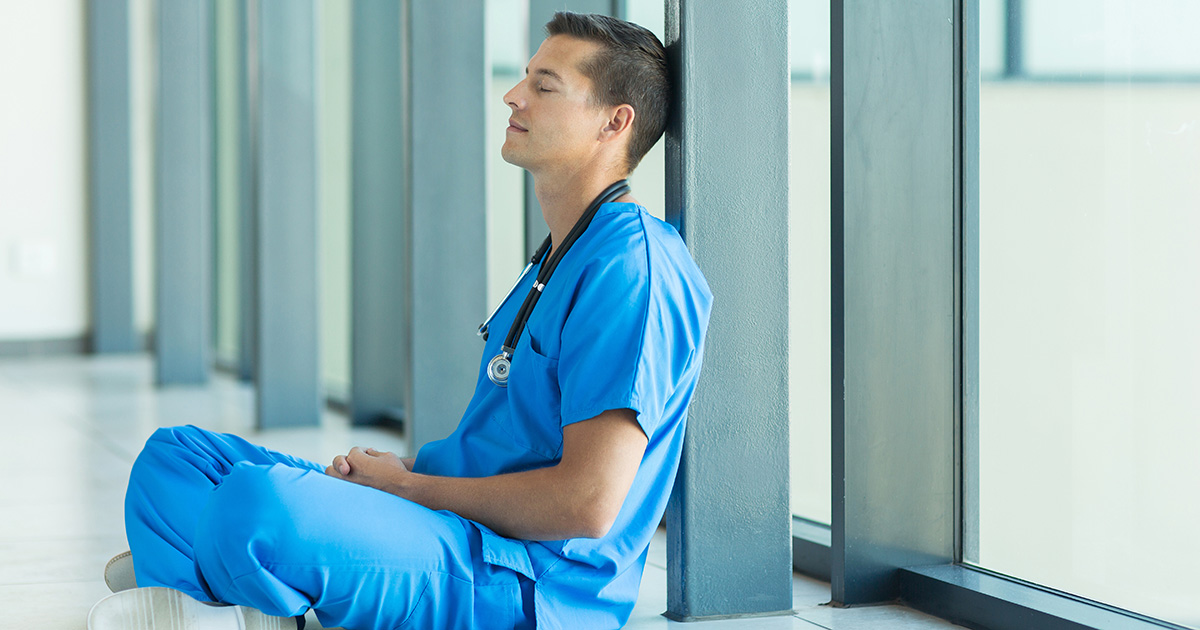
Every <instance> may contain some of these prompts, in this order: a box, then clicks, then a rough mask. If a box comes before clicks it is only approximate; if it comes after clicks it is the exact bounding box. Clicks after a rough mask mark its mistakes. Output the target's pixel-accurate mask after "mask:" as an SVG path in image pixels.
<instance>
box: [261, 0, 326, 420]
mask: <svg viewBox="0 0 1200 630" xmlns="http://www.w3.org/2000/svg"><path fill="white" fill-rule="evenodd" d="M258 4H259V11H258V20H259V22H258V34H259V66H258V71H259V90H260V91H259V112H260V118H259V123H260V124H259V126H258V134H259V135H258V141H259V148H260V159H259V160H258V174H259V180H258V181H259V188H258V193H259V197H258V230H257V237H258V348H257V350H258V352H257V357H258V360H257V366H256V367H257V370H256V375H257V384H258V426H259V427H260V428H268V427H282V426H314V425H317V424H319V423H320V419H321V384H320V376H319V375H320V363H319V352H318V338H317V334H318V328H317V205H316V197H317V195H316V179H317V177H316V161H317V154H316V115H315V113H316V106H315V104H316V99H315V96H316V95H315V92H316V90H315V87H316V86H315V83H316V72H315V66H316V59H315V37H314V35H315V32H314V31H315V28H314V27H315V23H316V16H315V11H316V7H315V4H314V3H313V2H311V1H310V2H295V1H293V0H260V1H259V3H258Z"/></svg>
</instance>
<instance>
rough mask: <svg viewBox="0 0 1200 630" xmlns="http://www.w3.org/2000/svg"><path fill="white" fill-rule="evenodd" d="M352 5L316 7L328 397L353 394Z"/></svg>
mask: <svg viewBox="0 0 1200 630" xmlns="http://www.w3.org/2000/svg"><path fill="white" fill-rule="evenodd" d="M351 29H352V15H351V7H350V3H348V2H339V1H337V0H321V2H319V3H318V4H317V204H318V207H317V213H318V221H319V223H318V226H319V227H320V229H319V231H318V236H317V251H316V252H314V255H317V256H319V258H318V260H319V261H320V278H319V283H320V284H319V287H320V291H319V295H320V302H321V313H320V321H321V324H320V325H321V335H320V336H321V375H322V381H323V384H324V386H325V390H326V392H327V394H328V395H329V396H332V397H334V398H339V399H342V400H348V399H349V395H350V183H351V178H350V138H351V135H350V134H351V129H350V76H351V66H350V56H351V40H350V34H351Z"/></svg>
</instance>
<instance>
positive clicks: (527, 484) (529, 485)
mask: <svg viewBox="0 0 1200 630" xmlns="http://www.w3.org/2000/svg"><path fill="white" fill-rule="evenodd" d="M569 476H570V472H569V471H566V470H564V469H562V468H561V467H559V466H554V467H550V468H542V469H538V470H530V471H525V472H519V473H510V474H505V475H497V476H494V477H480V478H459V477H437V476H432V475H415V474H410V475H405V476H404V477H403V479H402V481H401V482H400V483H398V484H397V485H395V486H393V487H392V488H389V491H390V492H392V494H396V495H398V496H401V497H404V498H406V499H409V500H410V501H413V502H414V503H418V504H420V505H423V506H425V507H427V508H429V509H431V510H449V511H451V512H454V513H455V514H458V515H459V516H462V517H463V518H467V519H470V520H473V521H476V522H479V523H482V524H484V525H486V526H487V527H488V528H490V529H491V530H493V531H495V532H496V533H498V534H500V535H502V536H507V537H509V538H519V539H523V540H562V539H565V538H576V537H597V536H600V535H603V533H604V531H607V529H608V524H604V523H600V522H597V521H598V519H597V518H596V510H595V509H592V508H593V505H594V503H595V502H596V501H598V500H600V498H599V497H597V496H589V491H588V489H587V488H586V486H585V487H584V488H583V491H582V492H580V491H579V486H580V484H578V483H576V482H577V480H572V479H568V478H567V477H569ZM572 488H574V490H572ZM602 530H603V531H602Z"/></svg>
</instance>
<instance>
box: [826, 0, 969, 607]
mask: <svg viewBox="0 0 1200 630" xmlns="http://www.w3.org/2000/svg"><path fill="white" fill-rule="evenodd" d="M958 4H959V3H956V2H954V1H953V0H922V1H921V2H906V3H903V4H898V3H894V2H889V1H888V0H869V1H865V2H853V3H851V2H842V1H841V0H835V2H834V3H833V6H832V8H833V10H832V15H831V18H832V27H833V31H832V35H833V37H832V48H833V50H832V53H833V54H832V61H833V64H832V70H833V73H832V80H831V86H830V87H831V101H832V102H831V108H832V111H831V114H832V126H831V134H832V135H831V147H832V155H831V166H832V168H831V174H832V182H831V205H832V207H831V221H830V223H831V232H832V234H831V237H832V248H831V251H832V257H833V259H832V261H831V265H830V267H831V297H832V328H833V330H832V347H831V349H832V354H833V366H832V373H833V378H832V387H833V390H832V401H833V410H832V413H833V424H832V462H833V488H832V490H833V494H832V498H833V519H832V520H833V522H832V541H831V542H832V544H831V551H832V562H831V578H832V581H831V587H832V595H833V600H834V601H835V602H838V603H843V604H865V603H872V602H880V601H885V600H891V599H894V598H896V597H898V596H899V594H900V592H899V580H898V571H897V568H899V567H908V566H924V565H930V564H942V563H948V562H951V561H952V560H953V559H954V547H955V540H954V537H955V528H956V516H957V515H956V511H955V503H956V501H955V500H954V497H955V496H956V494H955V493H956V480H955V477H956V464H955V450H956V449H955V439H956V437H957V435H956V424H955V414H956V411H955V410H956V406H957V403H958V401H957V398H956V381H957V377H956V370H957V363H956V356H957V345H956V339H957V338H958V329H957V328H956V321H957V304H956V301H955V300H956V288H957V287H956V281H957V274H958V268H957V265H958V262H957V260H958V255H957V253H956V239H955V230H956V229H957V222H956V213H957V211H958V197H959V195H960V194H961V190H960V189H959V187H958V185H957V183H956V182H957V179H956V178H957V177H958V175H959V170H958V169H959V155H960V148H959V136H958V132H959V125H960V119H959V117H958V111H959V107H961V105H960V103H959V99H960V96H961V95H960V93H959V92H958V89H957V85H956V73H957V71H958V64H959V63H960V60H959V58H958V56H957V53H956V51H957V50H958V49H959V47H958V42H957V41H956V39H955V37H956V29H958V28H959V27H958V20H959V19H960V15H959V14H958V13H957V12H956V5H958ZM880 60H886V63H881V62H880Z"/></svg>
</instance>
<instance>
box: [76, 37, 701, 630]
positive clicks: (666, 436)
mask: <svg viewBox="0 0 1200 630" xmlns="http://www.w3.org/2000/svg"><path fill="white" fill-rule="evenodd" d="M546 30H547V34H548V37H547V39H546V40H545V42H544V43H543V44H542V46H541V47H540V48H539V49H538V51H537V54H535V55H534V56H533V58H532V59H531V60H530V61H529V66H528V68H527V69H526V76H525V78H524V79H522V80H521V82H520V83H518V84H517V85H516V86H515V87H514V88H513V89H512V90H510V91H509V92H508V94H506V95H505V97H504V99H505V103H507V105H508V106H509V107H510V108H511V110H512V116H511V118H510V119H509V126H508V129H507V130H506V132H505V133H506V136H505V142H504V146H503V155H504V159H505V160H507V161H508V162H510V163H512V164H515V165H518V166H521V167H523V168H525V169H526V170H528V171H529V172H530V173H531V174H532V176H533V182H534V190H535V192H536V194H537V198H538V201H539V202H540V204H541V207H542V212H543V213H544V216H545V218H546V223H547V224H548V225H549V227H550V238H549V243H548V247H544V248H543V251H542V252H541V253H542V256H541V257H540V258H539V259H538V260H537V261H536V262H535V263H534V264H533V265H532V268H531V269H530V271H529V274H528V275H527V276H525V280H523V281H522V283H521V284H520V285H519V286H518V288H517V289H515V290H514V292H513V293H512V294H510V295H509V296H508V297H507V298H506V299H505V301H504V302H503V303H502V304H501V305H500V307H499V309H498V311H497V312H496V314H495V316H494V317H493V318H492V319H491V321H490V322H489V334H488V335H487V341H486V342H485V343H484V348H483V352H482V354H481V358H480V365H479V375H478V379H477V382H476V386H475V392H474V395H473V397H472V398H471V401H470V404H469V405H468V407H467V410H466V412H465V413H464V415H463V417H462V419H461V421H460V424H459V425H458V427H457V429H456V430H455V431H454V433H453V434H451V435H450V436H449V437H448V438H446V439H444V440H441V441H437V442H432V443H429V444H427V445H425V446H424V447H423V448H422V449H421V450H420V452H419V453H418V454H417V456H416V458H413V459H402V458H400V457H398V456H396V455H394V454H392V453H389V452H382V451H376V450H374V449H370V448H368V449H359V448H354V449H352V450H351V451H350V452H349V453H348V454H345V455H339V456H337V457H335V458H334V459H333V461H332V463H331V465H329V466H328V467H326V466H322V465H319V464H315V463H312V462H308V461H304V460H301V459H298V458H295V457H291V456H288V455H284V454H281V453H276V452H273V451H269V450H267V449H264V448H262V447H258V446H255V445H252V444H250V443H248V442H246V441H245V440H243V439H241V438H238V437H236V436H232V435H225V434H216V433H211V432H208V431H205V430H202V429H198V428H196V427H178V428H171V429H160V430H159V431H157V432H156V433H154V435H152V436H151V437H150V439H149V440H148V441H147V443H146V446H145V448H144V449H143V450H142V452H141V454H140V455H139V456H138V458H137V461H136V462H135V464H134V467H133V471H132V473H131V476H130V480H129V488H128V491H127V495H126V505H125V510H126V530H127V536H128V539H129V545H130V550H131V551H130V553H129V554H122V555H121V556H118V557H117V558H114V559H113V561H112V562H110V564H109V567H108V568H107V569H106V579H107V580H108V581H109V584H110V587H112V588H113V590H114V591H117V592H116V593H115V594H114V595H111V596H109V597H108V598H106V599H104V600H101V601H100V602H99V603H98V604H96V606H95V607H94V608H93V610H92V612H91V614H90V615H89V620H88V623H89V628H91V629H92V630H106V629H109V628H122V629H130V628H134V629H140V628H147V629H148V628H188V629H195V630H225V629H229V630H233V629H235V628H297V627H299V626H302V624H303V615H304V614H305V612H306V611H308V610H309V609H312V610H313V611H315V614H316V616H317V618H318V619H319V620H320V622H321V623H322V624H323V625H324V626H326V627H333V626H337V627H343V628H347V629H349V630H357V629H362V630H368V629H385V628H386V629H389V630H390V629H394V628H428V629H438V630H442V629H447V628H464V629H466V628H535V627H537V628H546V629H555V628H568V629H577V628H617V627H620V626H622V625H624V623H625V622H626V620H627V619H628V618H629V615H630V612H631V611H632V609H633V605H634V602H635V600H636V599H637V594H638V585H639V583H640V581H641V576H642V570H643V567H644V566H645V562H646V552H647V549H648V547H649V544H650V538H651V536H652V535H653V533H654V530H655V529H656V527H657V526H658V524H659V522H660V520H661V518H662V515H663V512H664V510H665V509H666V504H667V498H668V495H669V493H670V491H671V486H672V484H673V483H674V480H675V474H676V471H677V469H678V466H679V458H680V452H681V447H682V444H683V436H684V430H685V427H686V425H687V409H688V403H689V401H690V400H691V398H692V393H693V391H694V389H695V386H696V381H697V378H698V376H699V372H700V365H701V362H702V356H703V350H704V334H705V330H706V328H707V326H708V318H709V311H710V304H711V300H712V296H711V294H710V292H709V289H708V286H707V284H706V283H705V281H704V278H703V276H702V275H701V274H700V271H699V270H698V269H697V268H696V265H695V263H694V262H693V261H692V259H691V256H690V255H689V254H688V251H687V249H686V248H685V247H684V244H683V242H682V240H681V239H680V237H679V235H678V233H677V232H676V231H675V230H674V229H673V228H672V227H671V226H669V225H667V224H666V223H663V222H662V221H659V220H658V219H655V218H654V217H653V216H652V215H650V214H649V213H648V212H647V211H646V209H645V208H644V207H642V206H641V205H640V204H638V202H637V200H636V199H634V198H633V197H632V196H630V194H629V193H628V189H627V188H622V187H619V186H618V187H614V186H613V184H615V183H617V184H619V183H620V182H621V180H623V179H624V178H625V177H626V176H627V175H628V174H629V173H630V172H631V171H632V170H633V168H634V167H635V166H636V165H637V164H638V162H639V161H640V160H641V158H642V157H643V156H644V155H645V154H646V152H647V151H649V149H650V147H652V146H653V145H654V143H655V142H657V141H658V139H659V138H660V137H661V135H662V133H663V130H664V128H665V126H666V119H667V114H668V109H669V102H670V94H671V89H670V83H669V72H668V68H667V59H666V55H665V53H664V50H663V47H662V44H661V43H660V42H659V41H658V39H657V38H655V36H654V35H653V34H651V33H650V32H649V31H647V30H646V29H643V28H641V27H639V26H636V25H633V24H630V23H628V22H624V21H621V20H617V19H614V18H610V17H606V16H600V15H580V14H573V13H558V14H556V15H555V17H554V19H553V20H551V21H550V23H549V24H547V26H546ZM606 192H607V193H608V194H607V196H608V199H605V198H604V197H605V195H604V193H606ZM614 196H615V198H614ZM601 201H604V203H598V202H601ZM551 272H552V273H551ZM535 285H536V286H535ZM531 293H537V295H536V296H534V297H532V298H531V297H530V294H531ZM530 302H532V306H531V307H530V305H529V303H530ZM465 334H469V331H467V332H466V333H465ZM513 336H515V338H513V339H509V337H513ZM506 342H508V343H506ZM497 357H501V358H503V359H504V361H506V364H505V367H506V369H504V370H501V372H502V374H497V373H496V371H495V370H494V369H493V370H490V369H489V367H490V366H491V367H494V363H495V362H496V358H497ZM135 586H136V587H140V588H135Z"/></svg>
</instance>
